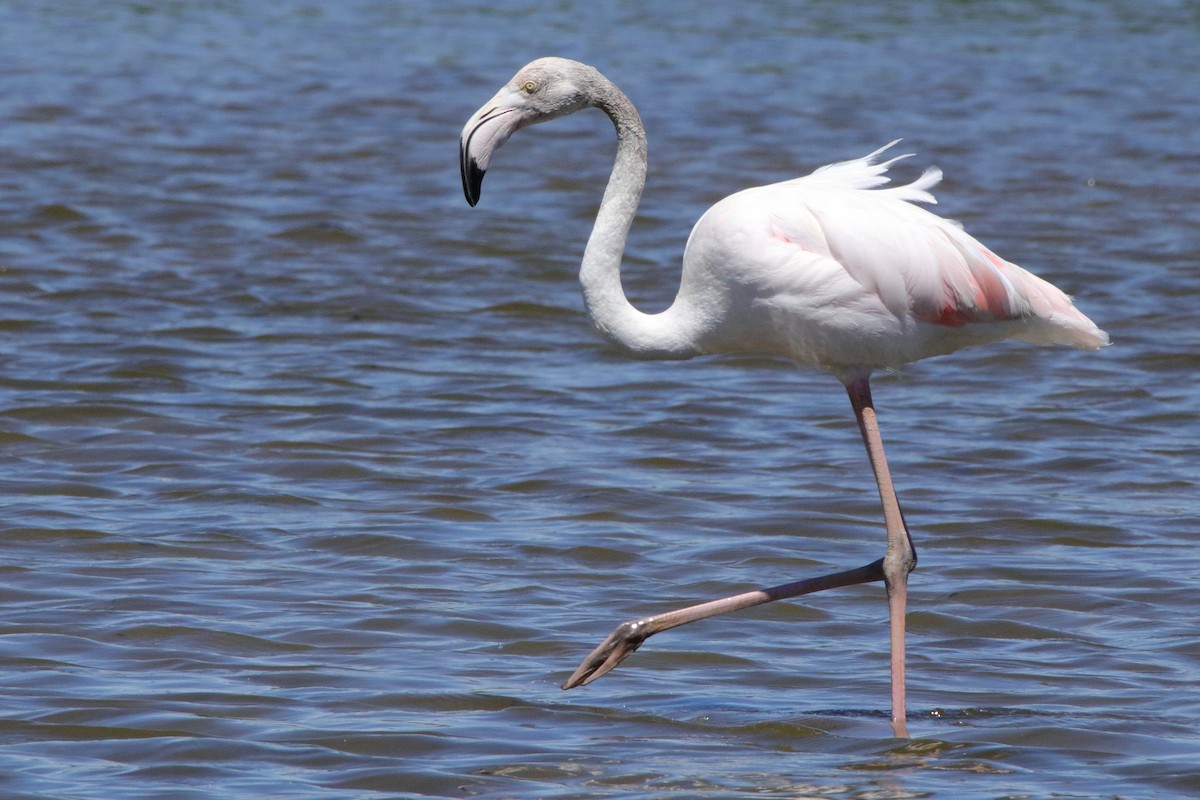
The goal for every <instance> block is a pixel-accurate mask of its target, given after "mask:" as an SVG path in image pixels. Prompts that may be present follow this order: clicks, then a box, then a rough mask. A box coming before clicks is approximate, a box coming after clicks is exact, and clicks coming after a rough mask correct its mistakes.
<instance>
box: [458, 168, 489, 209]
mask: <svg viewBox="0 0 1200 800" xmlns="http://www.w3.org/2000/svg"><path fill="white" fill-rule="evenodd" d="M485 174H486V170H482V169H480V168H479V165H478V164H476V163H475V159H473V158H471V157H469V156H468V157H467V158H465V159H463V163H462V182H463V194H464V195H466V198H467V205H469V206H471V208H474V207H475V204H476V203H478V202H479V195H480V193H481V192H482V191H483V176H484V175H485Z"/></svg>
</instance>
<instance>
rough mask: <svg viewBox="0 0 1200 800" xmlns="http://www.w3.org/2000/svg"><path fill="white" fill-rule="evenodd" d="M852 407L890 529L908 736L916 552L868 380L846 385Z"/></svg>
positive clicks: (886, 576)
mask: <svg viewBox="0 0 1200 800" xmlns="http://www.w3.org/2000/svg"><path fill="white" fill-rule="evenodd" d="M846 392H847V393H848V394H849V395H850V404H851V405H852V406H854V416H855V418H856V419H857V420H858V429H859V431H861V432H862V437H863V443H864V444H866V446H867V456H868V458H870V460H871V468H872V469H873V470H874V472H875V482H876V483H877V484H878V485H879V499H880V501H881V502H882V503H883V521H884V525H885V526H886V527H887V552H886V553H885V554H884V557H883V583H884V586H885V587H886V588H887V598H888V623H889V629H890V632H891V650H892V731H893V732H894V733H895V734H896V736H900V737H904V738H907V737H908V727H907V725H906V712H905V699H904V615H905V605H906V601H907V598H908V573H910V572H912V571H913V569H915V568H916V566H917V552H916V550H915V549H914V548H913V545H912V538H911V537H910V536H909V535H908V526H907V525H906V524H905V522H904V514H903V513H901V511H900V501H899V500H898V499H897V497H896V490H895V488H894V487H893V486H892V475H891V471H890V470H889V469H888V464H887V459H886V458H885V457H884V455H883V439H882V438H881V437H880V435H879V422H878V420H877V419H876V417H875V407H874V405H873V404H872V402H871V384H870V382H869V381H868V379H867V378H865V377H864V378H859V379H857V380H853V381H851V382H849V383H847V384H846Z"/></svg>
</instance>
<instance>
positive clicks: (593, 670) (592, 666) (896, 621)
mask: <svg viewBox="0 0 1200 800" xmlns="http://www.w3.org/2000/svg"><path fill="white" fill-rule="evenodd" d="M846 391H847V393H848V394H849V396H850V403H851V405H852V406H853V407H854V416H855V418H856V419H857V420H858V427H859V431H860V432H861V433H862V437H863V442H864V443H865V444H866V447H867V455H868V457H869V458H870V461H871V468H872V470H874V473H875V482H876V483H877V484H878V486H879V497H880V500H881V501H882V503H883V517H884V523H885V525H886V527H887V541H888V543H887V551H886V553H885V554H884V557H883V558H881V559H878V560H877V561H872V562H871V563H870V564H865V565H863V566H861V567H858V568H856V569H851V570H846V571H844V572H835V573H831V574H829V575H822V576H821V577H819V578H809V579H806V580H801V581H796V582H794V583H785V584H783V585H781V586H774V587H771V588H769V589H757V590H754V591H750V592H744V593H742V594H736V595H733V596H731V597H725V598H722V599H720V600H710V601H708V602H706V603H699V604H697V605H693V606H687V607H686V608H680V609H676V610H674V611H667V612H665V613H662V614H656V615H654V616H651V617H643V618H642V619H633V620H627V621H626V622H622V623H621V624H620V625H618V626H617V628H616V630H614V631H613V632H612V633H611V634H609V636H608V638H606V639H605V640H604V641H603V642H601V643H600V645H599V646H598V647H596V649H595V650H593V651H592V652H591V653H589V654H588V656H587V658H585V659H584V660H583V662H582V663H581V664H580V665H579V668H578V669H576V670H575V672H574V673H572V675H571V677H570V678H568V679H567V680H566V682H565V683H563V685H562V688H563V689H573V688H575V687H576V686H585V685H587V684H589V683H591V682H592V681H594V680H596V679H597V678H599V677H601V676H602V675H605V674H607V673H609V672H610V671H612V670H613V669H614V668H615V667H616V666H617V665H618V664H620V663H621V662H622V661H624V660H625V659H626V658H628V657H629V656H630V655H632V654H633V652H634V651H635V650H637V649H638V647H640V646H641V645H642V643H643V642H645V641H646V640H647V639H649V638H650V637H651V636H653V635H654V634H656V633H661V632H663V631H665V630H670V629H671V628H675V627H678V626H680V625H686V624H687V623H689V622H698V621H699V620H702V619H707V618H709V617H715V616H717V615H718V614H726V613H728V612H730V611H739V610H741V609H743V608H750V607H751V606H756V605H760V604H762V603H769V602H772V601H774V600H784V599H787V598H790V597H798V596H800V595H804V594H811V593H813V592H820V591H824V590H826V589H836V588H839V587H842V586H854V585H856V584H860V583H871V582H873V581H883V582H884V585H885V586H886V588H887V597H888V618H889V627H890V636H891V653H892V656H891V672H892V731H893V732H894V733H895V735H896V736H898V737H904V738H907V737H908V728H907V726H906V723H905V718H906V715H905V698H904V616H905V604H906V600H907V592H908V573H910V572H912V570H913V569H914V568H915V567H916V564H917V554H916V550H915V549H914V548H913V545H912V539H911V538H910V537H909V535H908V527H907V525H906V524H905V522H904V515H903V514H902V513H901V511H900V502H899V500H898V499H897V497H896V490H895V488H894V487H893V486H892V477H891V473H890V471H889V470H888V465H887V459H886V458H885V457H884V454H883V440H882V439H881V438H880V435H879V423H878V421H877V419H876V417H875V408H874V405H873V404H872V402H871V386H870V383H869V382H868V380H867V378H860V379H856V380H853V381H850V382H848V383H847V384H846Z"/></svg>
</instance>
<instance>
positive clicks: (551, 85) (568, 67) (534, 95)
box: [458, 58, 600, 206]
mask: <svg viewBox="0 0 1200 800" xmlns="http://www.w3.org/2000/svg"><path fill="white" fill-rule="evenodd" d="M599 75H600V73H598V72H597V71H596V70H595V69H594V68H592V67H589V66H587V65H585V64H580V63H579V62H578V61H571V60H569V59H565V58H539V59H538V60H537V61H532V62H530V63H529V64H526V65H525V66H524V67H522V68H521V69H520V70H519V71H518V72H517V74H516V75H514V76H513V78H512V80H510V81H509V82H508V83H506V84H504V86H503V87H502V88H501V89H500V91H499V92H497V93H496V96H495V97H493V98H492V99H491V100H489V101H487V102H486V103H484V104H483V106H482V107H481V108H480V109H479V110H478V111H476V112H475V113H474V114H472V115H471V118H470V119H469V120H467V124H466V125H465V126H464V127H463V130H462V136H461V138H460V139H459V142H458V155H459V167H460V168H461V170H462V182H463V193H464V194H465V195H466V197H467V202H468V203H469V204H471V205H472V206H474V205H475V204H476V203H478V202H479V194H480V190H481V189H482V187H483V176H484V174H485V173H486V172H487V169H488V166H489V165H490V164H491V161H492V154H493V153H495V152H496V151H497V150H498V149H500V146H501V145H502V144H504V143H505V142H506V141H508V137H510V136H512V135H513V134H514V133H516V132H517V131H518V130H520V129H521V128H524V127H525V126H526V125H534V124H537V123H539V122H547V121H549V120H552V119H556V118H557V117H562V116H566V115H567V114H573V113H574V112H576V111H579V110H580V109H583V108H587V107H588V106H590V105H594V102H593V99H594V93H593V89H594V87H595V86H596V85H597V78H598V77H599Z"/></svg>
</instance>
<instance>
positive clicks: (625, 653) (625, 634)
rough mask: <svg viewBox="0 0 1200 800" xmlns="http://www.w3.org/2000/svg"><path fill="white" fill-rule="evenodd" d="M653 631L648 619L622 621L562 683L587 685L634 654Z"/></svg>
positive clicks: (568, 687)
mask: <svg viewBox="0 0 1200 800" xmlns="http://www.w3.org/2000/svg"><path fill="white" fill-rule="evenodd" d="M651 633H653V631H652V630H650V629H649V628H648V626H647V625H646V620H643V619H639V620H629V621H627V622H622V623H621V624H620V625H618V626H617V629H616V630H615V631H613V632H612V633H610V634H609V635H608V638H607V639H605V640H604V641H603V642H601V643H600V646H599V647H597V648H596V649H595V650H593V651H592V652H591V653H590V654H589V655H588V657H587V658H585V659H584V660H583V663H582V664H580V665H579V668H578V669H577V670H575V672H574V673H572V674H571V677H570V678H567V680H566V682H565V683H564V684H563V685H562V688H564V689H574V688H575V687H576V686H586V685H587V684H589V683H591V682H592V681H594V680H596V679H597V678H599V677H600V676H602V675H605V674H607V673H609V672H611V671H612V670H613V669H614V668H615V667H616V666H617V665H618V664H620V663H621V662H622V661H624V660H625V659H627V658H629V657H630V656H631V655H633V651H634V650H637V649H638V648H639V647H641V646H642V642H644V641H646V639H647V638H648V637H649V636H650V634H651Z"/></svg>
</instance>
